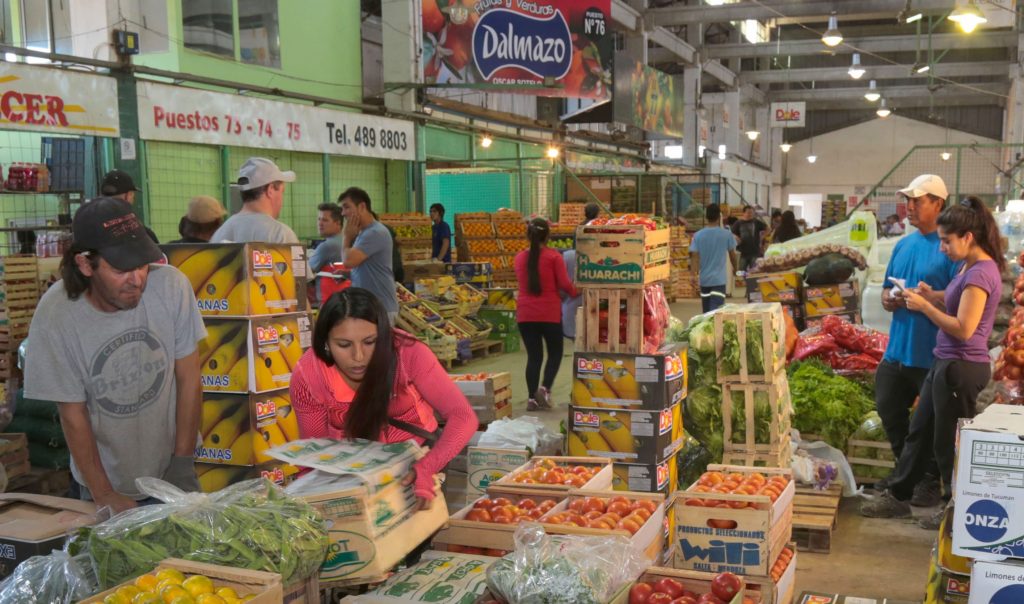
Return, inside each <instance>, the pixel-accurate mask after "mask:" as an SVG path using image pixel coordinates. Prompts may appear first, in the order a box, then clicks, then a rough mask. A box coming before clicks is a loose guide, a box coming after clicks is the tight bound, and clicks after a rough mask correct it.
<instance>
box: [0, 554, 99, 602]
mask: <svg viewBox="0 0 1024 604" xmlns="http://www.w3.org/2000/svg"><path fill="white" fill-rule="evenodd" d="M98 591H100V590H99V589H98V588H97V586H96V576H95V575H94V574H93V570H92V564H91V562H90V560H89V557H88V556H71V555H69V554H68V553H67V552H62V551H55V552H53V553H51V554H50V555H49V556H33V557H31V558H29V559H28V560H25V561H24V562H22V563H21V564H19V565H18V567H17V568H16V569H14V573H13V574H12V575H11V576H9V577H7V578H6V579H4V580H3V582H2V583H0V602H17V603H18V604H72V602H79V601H81V600H84V599H85V598H88V597H89V596H91V595H93V594H94V593H96V592H98Z"/></svg>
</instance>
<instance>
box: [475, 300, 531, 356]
mask: <svg viewBox="0 0 1024 604" xmlns="http://www.w3.org/2000/svg"><path fill="white" fill-rule="evenodd" d="M518 293H519V290H518V289H515V288H491V289H486V290H484V294H485V295H486V296H487V299H486V300H485V301H484V304H483V306H482V307H481V309H480V315H479V316H480V318H481V319H483V320H484V321H486V322H487V323H488V324H489V325H490V326H491V332H490V334H489V335H488V338H489V339H491V340H497V341H500V342H502V344H504V350H505V352H515V351H517V350H519V349H520V347H521V343H520V339H519V327H518V326H517V325H516V297H517V296H518Z"/></svg>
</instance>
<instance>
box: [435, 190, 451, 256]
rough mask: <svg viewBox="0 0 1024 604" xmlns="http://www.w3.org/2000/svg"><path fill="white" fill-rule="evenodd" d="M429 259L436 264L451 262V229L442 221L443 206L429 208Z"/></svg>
mask: <svg viewBox="0 0 1024 604" xmlns="http://www.w3.org/2000/svg"><path fill="white" fill-rule="evenodd" d="M430 221H431V222H433V223H434V224H433V225H432V226H431V227H430V229H431V239H430V257H431V258H433V259H434V260H437V261H438V262H451V261H452V229H451V227H449V226H448V223H447V222H445V221H444V206H443V205H441V204H439V203H435V204H434V205H432V206H430Z"/></svg>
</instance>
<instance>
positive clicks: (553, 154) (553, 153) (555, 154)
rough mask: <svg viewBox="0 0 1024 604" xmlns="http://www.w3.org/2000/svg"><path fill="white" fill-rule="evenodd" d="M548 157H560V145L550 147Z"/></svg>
mask: <svg viewBox="0 0 1024 604" xmlns="http://www.w3.org/2000/svg"><path fill="white" fill-rule="evenodd" d="M548 159H558V147H548Z"/></svg>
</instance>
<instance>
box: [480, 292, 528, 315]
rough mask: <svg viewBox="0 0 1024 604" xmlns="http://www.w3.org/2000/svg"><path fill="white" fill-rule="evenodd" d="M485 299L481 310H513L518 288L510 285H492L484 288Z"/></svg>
mask: <svg viewBox="0 0 1024 604" xmlns="http://www.w3.org/2000/svg"><path fill="white" fill-rule="evenodd" d="M484 294H485V295H486V296H487V299H486V300H484V304H483V307H482V309H483V310H515V309H516V300H517V299H518V297H519V290H518V289H515V288H510V287H492V288H488V289H485V290H484Z"/></svg>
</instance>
